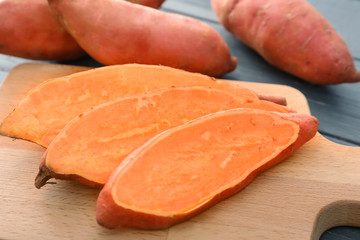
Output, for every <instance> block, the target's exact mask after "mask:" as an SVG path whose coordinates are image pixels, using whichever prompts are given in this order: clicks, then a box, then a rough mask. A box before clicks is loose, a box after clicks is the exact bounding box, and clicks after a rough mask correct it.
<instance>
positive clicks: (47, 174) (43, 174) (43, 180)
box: [35, 165, 54, 189]
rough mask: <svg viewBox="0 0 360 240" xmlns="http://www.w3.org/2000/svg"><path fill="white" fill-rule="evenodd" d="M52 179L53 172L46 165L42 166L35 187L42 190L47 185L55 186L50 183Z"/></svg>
mask: <svg viewBox="0 0 360 240" xmlns="http://www.w3.org/2000/svg"><path fill="white" fill-rule="evenodd" d="M51 178H53V177H52V172H51V170H50V169H49V168H47V167H46V166H45V165H42V166H41V167H40V169H39V172H38V174H37V175H36V177H35V187H36V188H37V189H40V188H41V187H43V186H44V185H46V184H54V183H53V182H48V181H49V180H50V179H51Z"/></svg>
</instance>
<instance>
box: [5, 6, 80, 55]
mask: <svg viewBox="0 0 360 240" xmlns="http://www.w3.org/2000/svg"><path fill="white" fill-rule="evenodd" d="M0 19H1V21H0V36H2V37H1V38H0V53H3V54H7V55H12V56H17V57H22V58H28V59H37V60H71V59H76V58H79V57H82V56H84V55H85V52H84V51H83V50H82V48H81V47H80V46H79V45H78V44H77V42H76V41H75V40H74V39H73V38H72V37H71V35H69V34H68V33H67V32H66V30H65V29H64V28H63V27H62V26H61V24H60V23H59V22H58V21H57V19H56V18H55V16H54V15H53V14H52V12H51V10H50V8H49V6H48V3H47V1H46V0H30V1H13V0H4V1H1V2H0Z"/></svg>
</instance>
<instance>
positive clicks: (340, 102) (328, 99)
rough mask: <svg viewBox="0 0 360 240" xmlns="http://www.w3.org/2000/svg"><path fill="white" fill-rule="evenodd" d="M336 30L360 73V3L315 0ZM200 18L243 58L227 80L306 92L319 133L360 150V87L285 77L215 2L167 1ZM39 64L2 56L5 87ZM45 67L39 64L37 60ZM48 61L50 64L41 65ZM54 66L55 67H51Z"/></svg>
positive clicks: (357, 234)
mask: <svg viewBox="0 0 360 240" xmlns="http://www.w3.org/2000/svg"><path fill="white" fill-rule="evenodd" d="M309 2H310V3H311V4H312V5H313V6H314V7H315V8H317V9H318V11H320V12H321V13H322V14H323V15H324V16H325V18H327V20H328V21H329V22H330V23H331V24H332V25H333V26H334V28H335V29H336V30H337V31H338V33H339V34H340V35H341V36H342V37H343V38H344V40H345V42H346V43H347V44H348V47H349V49H350V52H351V54H352V56H353V58H354V61H355V65H356V67H357V69H360V44H358V39H360V29H359V27H358V24H359V23H360V0H316V1H315V0H309ZM160 10H161V11H166V12H175V13H179V14H183V15H187V16H190V17H194V18H197V19H199V20H201V21H204V22H206V23H207V24H209V25H210V26H212V27H213V28H214V29H215V30H216V31H218V32H219V33H220V35H221V36H222V37H223V38H224V40H225V41H226V42H227V43H228V45H229V47H230V51H231V54H232V55H233V56H235V57H237V59H238V66H237V68H236V69H235V71H233V72H231V73H229V74H227V75H225V76H223V78H225V79H233V80H241V81H248V82H263V83H276V84H283V85H288V86H291V87H293V88H296V89H298V90H299V91H301V92H302V93H303V94H304V95H305V97H306V98H307V100H308V103H309V106H310V110H311V113H312V114H313V115H314V116H315V117H317V118H318V119H319V121H320V126H319V132H320V133H321V134H322V135H323V136H324V137H326V138H328V139H329V140H331V141H334V142H337V143H340V144H344V145H349V146H360V111H359V106H360V97H359V96H360V83H350V84H340V85H331V86H318V85H314V84H311V83H307V82H305V81H303V80H300V79H298V78H296V77H294V76H291V75H289V74H287V73H284V72H282V71H280V70H278V69H276V68H274V67H273V66H271V65H269V64H268V63H266V62H265V61H264V60H263V59H262V58H261V57H260V56H259V55H257V54H256V53H255V52H254V51H252V50H251V49H249V48H248V47H246V46H245V45H244V44H243V43H241V42H240V41H239V40H237V39H236V38H235V37H234V36H233V35H231V34H230V33H229V32H227V31H226V30H225V29H224V28H223V27H222V26H221V25H220V24H219V22H218V20H217V18H216V17H215V14H214V12H213V11H212V9H211V6H210V1H209V0H167V1H165V3H164V4H163V6H162V7H161V9H160ZM25 62H36V61H33V60H28V59H22V58H17V57H11V56H7V55H2V54H0V84H1V83H2V81H3V80H4V79H5V78H6V76H7V74H8V72H9V71H10V70H11V69H12V68H13V67H15V66H16V65H18V64H20V63H25ZM37 62H39V61H37ZM41 62H44V61H41ZM48 63H49V62H48ZM50 63H61V64H69V65H80V66H91V67H99V66H102V65H101V64H99V63H98V62H96V61H94V60H93V59H91V58H90V57H85V58H82V59H79V60H76V61H69V62H50ZM352 239H360V229H359V228H354V227H349V226H345V227H338V228H334V229H330V230H328V231H326V232H325V233H324V234H323V235H322V237H321V240H352Z"/></svg>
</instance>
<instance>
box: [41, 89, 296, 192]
mask: <svg viewBox="0 0 360 240" xmlns="http://www.w3.org/2000/svg"><path fill="white" fill-rule="evenodd" d="M240 107H241V108H257V109H263V110H270V111H277V112H289V111H288V110H287V109H286V108H284V107H283V106H280V105H278V104H275V103H272V102H268V101H262V100H257V99H255V100H248V99H247V98H244V97H242V96H233V95H231V94H228V93H226V92H225V91H220V90H215V89H211V88H204V87H185V88H175V87H174V88H168V89H161V90H157V91H154V92H150V93H145V94H140V95H132V96H130V97H127V98H118V99H116V100H114V101H110V102H107V103H104V104H102V105H98V106H96V107H94V109H93V110H90V111H89V112H86V113H83V114H81V115H80V116H78V117H76V118H74V119H73V120H71V122H69V123H68V124H67V125H66V126H65V127H64V129H63V130H62V131H61V132H60V133H59V135H58V136H57V137H55V138H54V140H53V141H52V142H51V144H50V145H49V147H48V149H47V153H46V155H45V158H44V159H43V161H42V163H41V165H40V171H39V174H38V175H37V177H36V180H35V186H36V187H37V188H40V187H41V186H43V185H44V184H45V183H46V181H47V180H48V179H50V178H51V177H55V178H60V179H67V178H70V179H75V180H78V181H80V182H82V183H85V184H87V185H90V186H101V187H102V186H103V185H104V184H105V182H106V181H107V179H108V177H109V175H110V173H111V172H112V171H113V170H114V169H115V168H116V167H117V166H118V165H119V164H120V163H121V162H122V160H123V159H124V158H125V157H126V156H127V155H128V154H129V153H130V152H132V151H133V150H135V149H136V148H138V147H140V146H141V145H142V144H144V143H145V142H146V141H147V140H149V139H150V138H151V137H153V136H155V135H156V134H158V133H160V132H162V131H164V130H167V129H169V128H172V127H175V126H178V125H181V124H183V123H185V122H188V121H189V120H192V119H195V118H197V117H200V116H203V115H206V114H209V113H213V112H216V111H220V110H227V109H232V108H240Z"/></svg>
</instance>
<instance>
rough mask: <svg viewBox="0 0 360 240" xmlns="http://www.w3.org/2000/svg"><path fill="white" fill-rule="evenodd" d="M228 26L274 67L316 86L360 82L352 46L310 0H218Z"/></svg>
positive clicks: (215, 6)
mask: <svg viewBox="0 0 360 240" xmlns="http://www.w3.org/2000/svg"><path fill="white" fill-rule="evenodd" d="M211 2H212V7H213V9H214V11H215V13H216V15H217V16H218V18H219V20H220V22H221V23H222V24H223V25H224V27H225V28H226V29H227V30H228V31H230V32H231V33H233V34H234V35H235V36H236V37H237V38H239V39H240V40H241V41H242V42H244V43H245V44H246V45H248V46H249V47H251V48H253V49H254V50H256V51H257V52H258V53H259V54H260V55H261V56H262V57H263V58H264V59H265V60H267V61H268V62H269V63H271V64H272V65H274V66H276V67H278V68H280V69H282V70H284V71H286V72H288V73H290V74H293V75H295V76H297V77H299V78H302V79H304V80H306V81H309V82H312V83H316V84H339V83H344V82H358V81H360V72H359V71H357V70H356V69H355V66H354V61H353V58H352V56H351V54H350V52H349V49H348V47H347V45H346V43H345V42H344V40H343V39H342V38H341V36H340V35H339V34H338V33H337V32H336V30H335V29H334V28H333V27H332V25H331V24H330V23H329V22H328V21H327V20H326V19H325V18H324V17H323V16H322V15H321V14H320V13H319V12H318V11H317V10H316V9H315V8H314V7H312V6H311V5H310V4H309V3H307V2H306V1H305V0H293V1H282V0H241V1H238V0H229V1H225V0H212V1H211Z"/></svg>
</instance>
